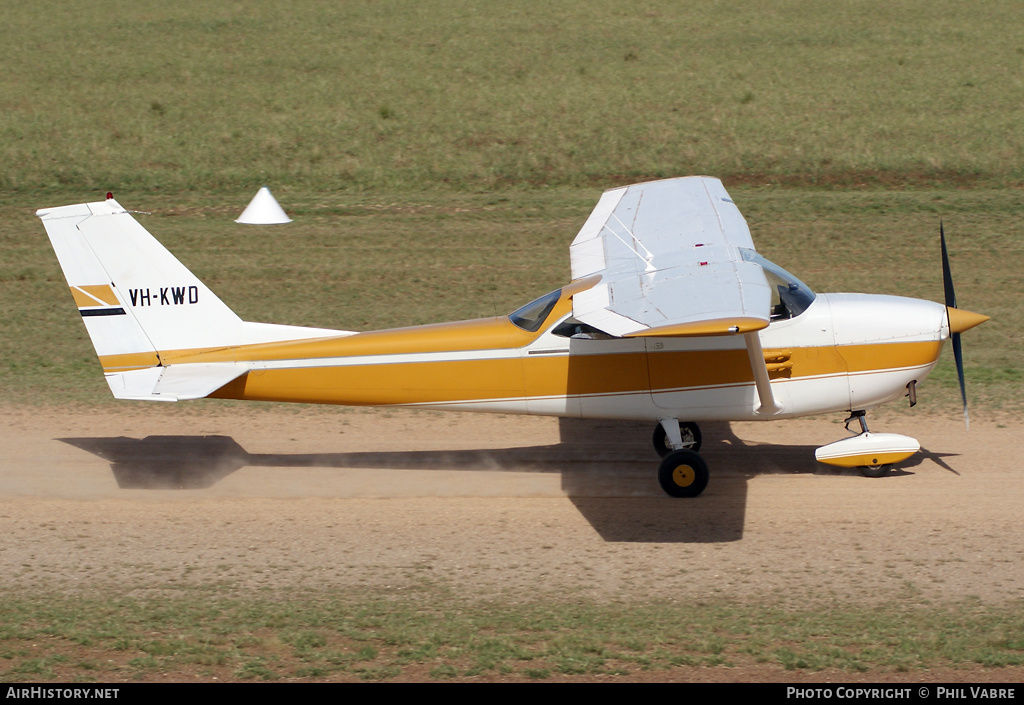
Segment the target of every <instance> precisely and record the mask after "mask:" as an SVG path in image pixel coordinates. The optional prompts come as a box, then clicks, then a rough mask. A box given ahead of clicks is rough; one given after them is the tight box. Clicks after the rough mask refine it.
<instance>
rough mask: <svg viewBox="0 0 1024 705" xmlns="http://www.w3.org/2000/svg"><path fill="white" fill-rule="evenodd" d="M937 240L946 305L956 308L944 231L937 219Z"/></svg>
mask: <svg viewBox="0 0 1024 705" xmlns="http://www.w3.org/2000/svg"><path fill="white" fill-rule="evenodd" d="M939 242H940V243H941V244H942V290H943V292H945V295H946V306H951V307H953V308H956V292H955V291H954V290H953V274H952V273H951V272H950V271H949V254H948V253H947V252H946V231H945V229H943V227H942V221H941V220H940V221H939Z"/></svg>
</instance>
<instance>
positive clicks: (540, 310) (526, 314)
mask: <svg viewBox="0 0 1024 705" xmlns="http://www.w3.org/2000/svg"><path fill="white" fill-rule="evenodd" d="M561 296H562V290H561V289H556V290H555V291H552V292H551V293H550V294H545V295H544V296H542V297H540V298H539V299H536V300H535V301H531V302H530V303H528V304H526V305H525V306H523V307H522V308H520V309H518V310H516V311H513V312H512V313H510V314H509V316H508V320H510V321H512V322H513V323H514V324H516V325H517V326H519V327H520V328H522V329H523V330H525V331H528V332H530V333H536V332H537V331H538V330H540V327H541V326H542V325H543V324H544V321H545V320H547V317H548V316H549V315H550V314H551V309H553V308H554V307H555V304H557V303H558V299H559V298H561Z"/></svg>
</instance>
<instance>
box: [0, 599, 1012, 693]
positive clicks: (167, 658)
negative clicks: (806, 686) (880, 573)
mask: <svg viewBox="0 0 1024 705" xmlns="http://www.w3.org/2000/svg"><path fill="white" fill-rule="evenodd" d="M441 593H443V591H440V590H438V589H437V588H436V587H429V586H427V587H425V589H424V590H423V592H422V593H421V594H417V595H413V596H411V597H405V598H393V599H392V598H382V597H380V596H377V595H353V596H342V597H339V596H337V595H317V594H293V595H291V596H290V597H289V599H288V600H286V601H285V600H273V599H267V598H259V597H256V598H254V597H251V596H243V597H231V596H227V595H225V591H224V590H223V589H220V588H211V589H201V590H191V591H182V592H181V593H178V594H174V593H171V594H166V595H163V596H161V598H160V599H146V600H139V599H132V598H119V599H114V600H111V599H109V598H107V597H102V598H100V597H82V596H76V597H74V598H67V597H61V596H53V595H47V596H45V597H44V598H39V597H36V598H25V597H17V598H3V599H0V608H2V609H3V613H4V614H5V615H6V619H5V623H4V625H2V626H0V678H2V679H3V680H4V682H8V683H11V682H18V681H40V680H62V681H72V680H73V681H76V682H114V681H124V680H127V681H131V680H142V681H144V680H147V679H149V678H153V677H156V676H157V675H158V674H159V677H160V679H161V680H165V679H167V678H168V677H170V678H171V679H174V680H189V681H194V680H207V681H209V680H211V679H217V680H220V681H229V680H243V681H244V680H255V681H277V680H284V681H294V680H364V681H381V680H389V679H392V678H396V677H399V676H404V677H405V678H406V679H414V680H435V681H444V680H449V679H459V680H463V679H469V680H484V681H487V680H494V679H510V678H511V679H522V680H530V679H537V680H541V679H550V678H561V677H577V678H580V677H582V678H594V677H595V676H604V677H607V676H623V675H629V674H632V675H633V676H634V678H635V677H637V676H638V675H639V677H640V679H641V680H652V681H653V680H658V679H659V675H661V676H662V677H664V676H665V674H667V673H669V672H671V671H672V670H673V669H676V673H677V675H678V669H680V668H706V667H721V668H723V669H728V668H733V667H737V666H751V665H755V666H758V665H760V666H774V667H776V668H781V669H783V670H784V671H788V672H790V673H791V674H795V673H797V672H799V671H824V670H828V669H835V670H836V671H838V672H847V673H849V674H850V675H851V676H854V675H856V674H859V673H862V672H864V671H872V672H874V673H876V674H877V673H879V672H880V671H884V672H886V673H888V674H891V673H897V674H899V673H904V674H907V675H908V677H909V678H911V679H913V680H918V679H920V678H921V674H922V673H924V672H926V671H927V669H930V668H944V669H947V670H946V671H945V672H946V673H955V672H956V671H957V669H963V670H967V669H971V668H988V669H992V668H1000V667H1008V666H1009V667H1013V666H1020V665H1022V663H1024V655H1022V653H1021V651H1022V649H1024V641H1022V640H1021V633H1022V630H1024V623H1022V619H1024V618H1022V615H1021V613H1020V611H1019V610H1016V609H1006V608H992V607H982V606H980V605H976V604H967V605H957V608H956V609H952V608H949V607H940V608H921V607H915V608H909V609H908V608H895V607H888V608H880V609H877V610H874V611H872V612H870V613H869V614H866V613H865V612H864V611H862V610H860V609H851V608H849V607H847V606H844V605H842V604H836V605H832V606H831V607H829V608H823V607H821V606H817V607H816V608H815V609H814V610H805V611H793V610H787V609H783V608H781V607H776V606H763V605H760V606H756V607H752V606H749V605H742V604H732V603H728V602H725V603H723V602H721V601H707V602H702V603H698V604H687V605H685V606H683V605H665V604H657V605H654V604H630V605H623V604H604V603H593V602H589V601H574V602H573V603H569V604H565V603H561V604H560V602H559V601H558V600H556V599H554V598H551V599H549V600H531V601H527V602H525V603H523V602H521V601H520V602H513V603H512V604H509V603H508V602H506V601H501V602H485V603H478V602H469V601H466V600H461V599H457V598H452V597H450V596H448V597H445V596H443V594H441ZM520 598H521V596H520ZM720 673H721V674H722V675H724V674H726V673H727V671H724V670H723V671H721V672H720ZM644 674H646V675H644Z"/></svg>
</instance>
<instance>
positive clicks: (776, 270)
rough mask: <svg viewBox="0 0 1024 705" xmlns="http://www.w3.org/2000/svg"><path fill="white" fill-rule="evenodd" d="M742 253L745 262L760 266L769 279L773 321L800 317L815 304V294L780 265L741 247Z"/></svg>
mask: <svg viewBox="0 0 1024 705" xmlns="http://www.w3.org/2000/svg"><path fill="white" fill-rule="evenodd" d="M740 253H741V254H742V255H743V260H744V261H745V262H754V263H755V264H758V265H760V266H761V269H763V270H764V275H765V277H767V278H768V285H769V286H770V287H771V289H772V310H771V320H773V321H781V320H785V319H787V318H794V317H796V316H799V315H800V314H801V313H803V312H804V311H806V310H807V307H808V306H810V305H811V304H812V303H813V302H814V292H813V291H811V290H810V288H809V287H808V286H807V285H806V284H804V283H803V282H802V281H800V280H799V279H797V278H796V277H794V276H793V275H792V274H790V273H789V272H787V271H786V270H785V269H783V268H782V267H780V266H779V265H777V264H775V263H774V262H772V261H770V260H767V259H765V258H764V257H762V256H761V255H759V254H757V253H756V252H754V251H753V250H748V249H746V248H742V247H741V248H740Z"/></svg>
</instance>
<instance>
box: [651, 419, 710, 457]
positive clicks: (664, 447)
mask: <svg viewBox="0 0 1024 705" xmlns="http://www.w3.org/2000/svg"><path fill="white" fill-rule="evenodd" d="M679 435H681V436H682V437H683V448H685V449H686V450H692V451H693V452H694V453H696V452H697V451H698V450H700V442H701V435H700V426H698V425H697V424H695V423H694V422H693V421H681V422H679ZM653 440H654V450H655V451H656V452H657V453H658V455H660V456H661V457H662V458H664V457H665V456H667V455H668V454H669V453H671V452H672V449H671V448H669V447H668V442H667V440H668V439H667V438H666V436H665V428H664V427H663V426H662V425H661V424H658V425H657V426H655V427H654V439H653Z"/></svg>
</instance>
